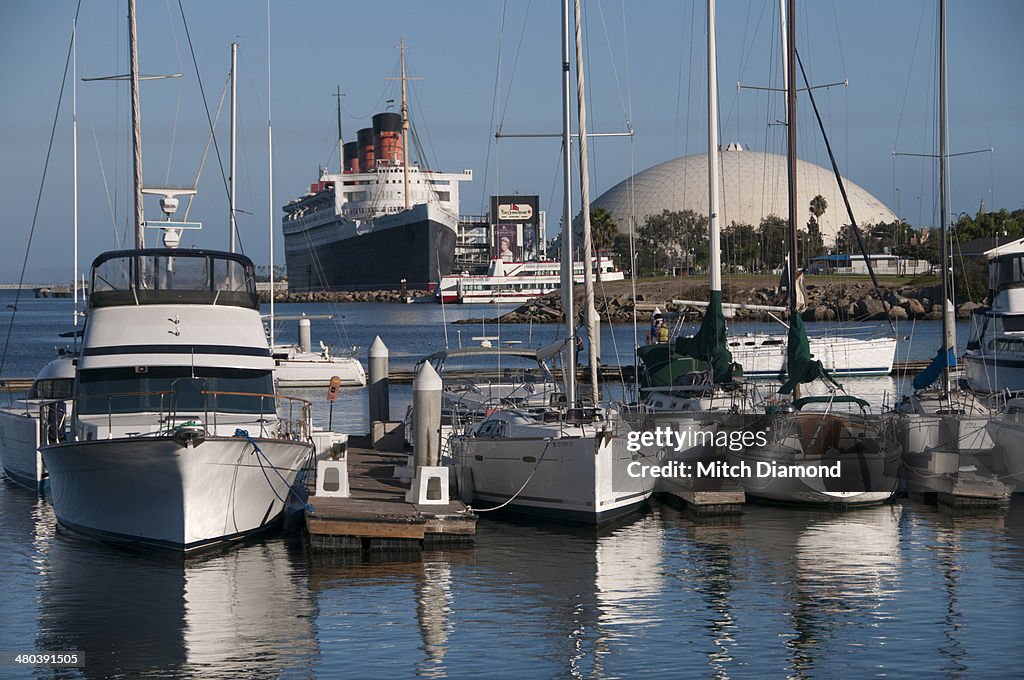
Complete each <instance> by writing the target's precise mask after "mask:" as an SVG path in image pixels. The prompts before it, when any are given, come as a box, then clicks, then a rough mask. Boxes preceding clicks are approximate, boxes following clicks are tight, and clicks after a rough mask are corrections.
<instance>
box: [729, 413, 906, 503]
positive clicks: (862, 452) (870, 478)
mask: <svg viewBox="0 0 1024 680" xmlns="http://www.w3.org/2000/svg"><path fill="white" fill-rule="evenodd" d="M753 429H755V430H766V431H767V432H771V433H772V434H771V439H770V440H769V441H768V442H767V445H766V446H763V447H751V448H749V449H746V450H744V451H741V452H733V453H730V454H729V461H730V463H732V464H733V465H740V466H741V469H742V470H744V472H743V473H742V474H740V476H739V480H738V481H739V482H740V484H741V486H742V487H743V491H744V492H745V493H746V495H747V496H748V497H750V498H754V499H759V500H762V501H768V502H772V503H783V504H798V505H828V506H858V505H871V504H876V503H882V502H885V501H887V500H889V499H890V498H891V497H892V496H893V494H894V493H895V492H896V488H897V484H898V481H899V470H900V448H899V446H898V442H897V441H896V436H895V431H894V428H891V427H889V423H888V422H881V421H879V423H874V422H868V420H867V419H865V418H856V417H846V416H839V415H836V414H822V413H814V412H808V413H797V414H787V415H781V416H775V417H772V418H770V419H767V420H765V421H763V422H762V423H759V424H756V425H754V426H753ZM743 464H745V467H744V466H743ZM836 464H838V465H839V466H840V468H839V469H840V476H839V477H837V478H828V477H826V476H824V475H822V474H820V473H818V474H792V475H779V474H775V471H776V470H778V469H779V468H790V469H792V466H804V467H805V468H814V469H819V470H820V468H821V466H827V467H831V466H834V465H836ZM763 472H770V473H771V474H762V473H763Z"/></svg>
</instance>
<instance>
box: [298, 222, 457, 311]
mask: <svg viewBox="0 0 1024 680" xmlns="http://www.w3.org/2000/svg"><path fill="white" fill-rule="evenodd" d="M456 224H457V220H455V219H453V218H451V216H449V215H447V213H444V212H443V211H442V210H440V209H439V208H437V207H435V206H432V205H430V204H422V205H417V206H413V207H412V208H410V209H409V210H406V211H404V212H401V213H398V214H395V215H387V216H382V217H377V218H375V219H374V220H372V221H371V222H367V223H365V224H362V225H359V226H358V227H356V226H353V225H352V223H349V222H343V221H341V220H340V219H339V218H336V217H335V218H334V219H332V220H328V221H325V222H322V223H319V224H316V225H314V226H308V227H303V228H296V229H292V228H286V230H285V236H284V242H285V263H286V264H287V266H288V289H289V290H290V291H298V292H302V291H310V290H396V289H401V288H403V287H404V288H408V289H420V290H433V289H434V288H435V287H436V286H437V284H438V282H439V281H440V280H441V277H442V276H444V275H446V274H448V272H449V271H450V270H451V266H452V260H453V258H454V257H455V236H456V228H455V225H456Z"/></svg>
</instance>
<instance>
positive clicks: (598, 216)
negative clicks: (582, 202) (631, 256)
mask: <svg viewBox="0 0 1024 680" xmlns="http://www.w3.org/2000/svg"><path fill="white" fill-rule="evenodd" d="M618 233H619V225H618V224H616V223H615V219H614V218H613V217H612V214H611V213H610V212H608V211H607V210H605V209H604V208H601V207H595V208H591V209H590V236H591V238H592V239H593V240H594V250H595V251H596V256H597V280H598V282H600V281H601V251H602V250H605V249H607V248H609V247H611V245H612V244H613V243H614V242H615V236H616V235H617V234H618Z"/></svg>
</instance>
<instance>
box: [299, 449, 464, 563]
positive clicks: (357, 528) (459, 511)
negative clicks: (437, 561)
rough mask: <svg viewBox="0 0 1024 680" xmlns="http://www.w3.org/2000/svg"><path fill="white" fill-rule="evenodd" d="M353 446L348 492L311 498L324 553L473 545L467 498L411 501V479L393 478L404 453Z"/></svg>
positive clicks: (313, 533) (310, 515) (309, 517)
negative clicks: (408, 496)
mask: <svg viewBox="0 0 1024 680" xmlns="http://www.w3.org/2000/svg"><path fill="white" fill-rule="evenodd" d="M351 441H352V442H354V443H355V444H358V445H359V446H355V447H352V448H349V449H348V453H347V457H348V474H349V494H350V495H349V496H348V497H347V498H334V497H319V496H315V495H313V496H310V498H309V503H310V505H311V506H312V508H313V509H312V510H309V509H307V511H306V529H307V531H308V533H309V541H310V545H311V546H312V548H313V549H314V550H320V551H364V552H384V551H395V552H400V551H419V550H422V549H423V548H431V547H438V546H442V545H445V546H446V545H452V544H467V543H471V542H472V540H473V536H474V535H475V534H476V521H477V516H476V515H475V514H473V513H472V512H471V511H470V510H469V509H468V508H467V507H466V505H464V504H463V503H462V502H460V501H458V500H456V499H451V500H450V502H449V503H447V504H446V505H421V504H418V503H412V502H408V501H406V492H407V491H408V490H409V481H408V479H406V480H405V481H403V480H402V479H401V478H397V477H395V476H394V471H395V468H396V467H399V468H400V467H403V466H405V465H406V464H407V462H408V455H407V454H405V453H402V452H391V451H377V450H374V449H372V448H369V446H368V445H369V444H370V441H369V438H368V437H366V438H352V440H351Z"/></svg>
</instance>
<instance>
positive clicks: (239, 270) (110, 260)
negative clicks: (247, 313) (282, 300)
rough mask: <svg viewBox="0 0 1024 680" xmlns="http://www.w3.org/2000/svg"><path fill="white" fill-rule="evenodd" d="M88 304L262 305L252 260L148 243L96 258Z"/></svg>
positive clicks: (257, 306)
mask: <svg viewBox="0 0 1024 680" xmlns="http://www.w3.org/2000/svg"><path fill="white" fill-rule="evenodd" d="M89 291H90V294H89V306H90V307H91V308H96V307H113V306H122V305H160V304H201V305H226V306H232V307H245V308H248V309H256V310H258V309H259V306H260V299H259V294H258V293H257V292H256V274H255V269H254V267H253V264H252V260H250V259H249V258H248V257H246V256H244V255H239V254H236V253H224V252H219V251H211V250H177V249H172V248H147V249H144V250H117V251H111V252H107V253H103V254H102V255H100V256H99V257H97V258H96V259H95V260H94V261H93V263H92V283H91V285H90V287H89Z"/></svg>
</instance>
